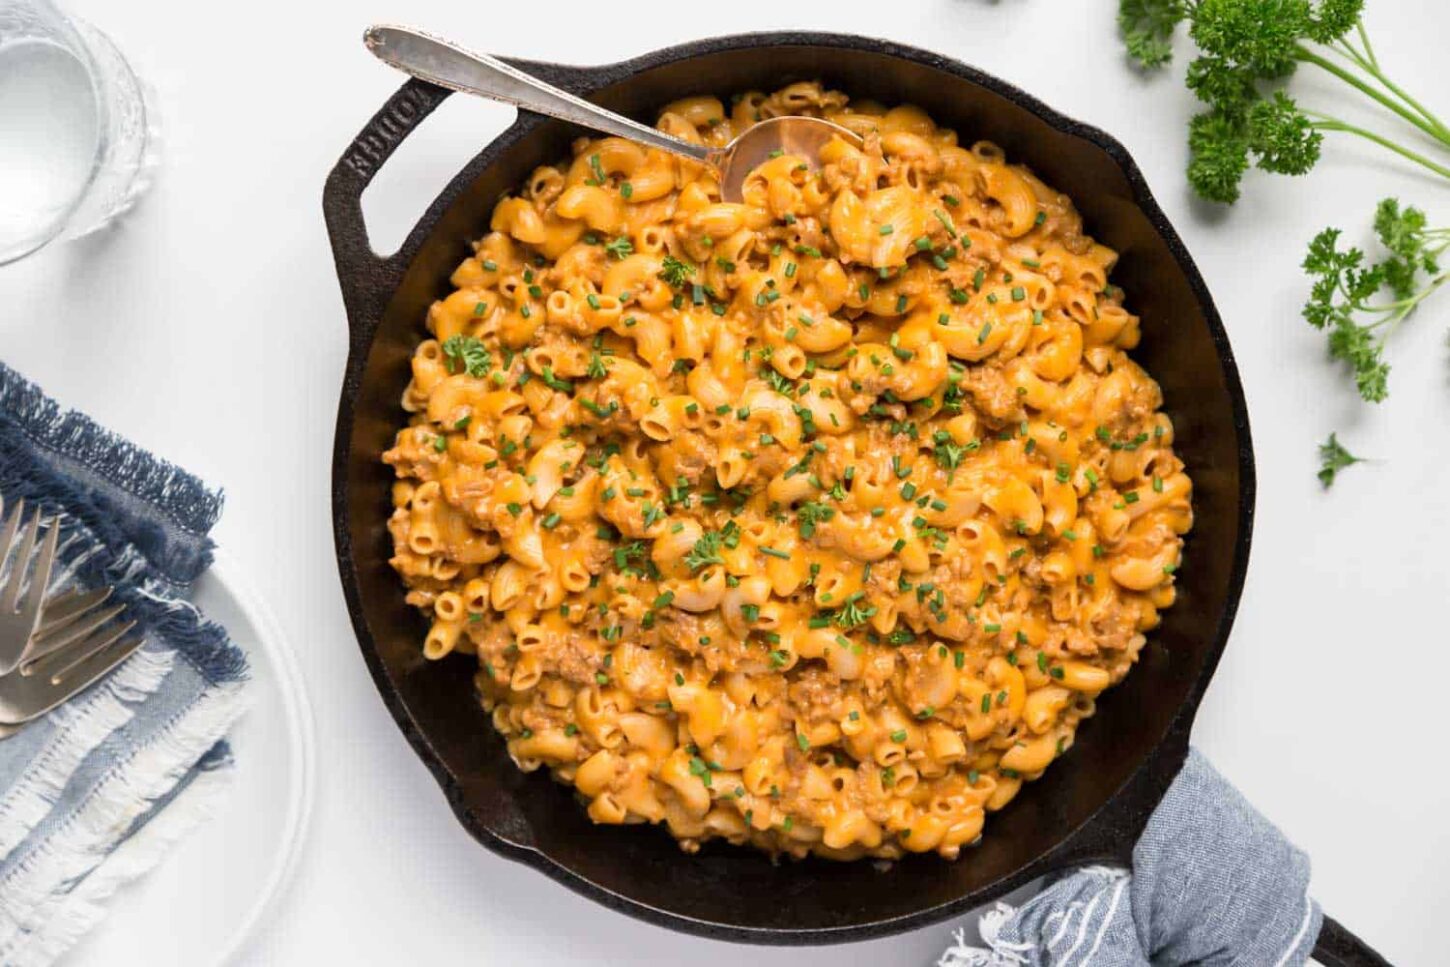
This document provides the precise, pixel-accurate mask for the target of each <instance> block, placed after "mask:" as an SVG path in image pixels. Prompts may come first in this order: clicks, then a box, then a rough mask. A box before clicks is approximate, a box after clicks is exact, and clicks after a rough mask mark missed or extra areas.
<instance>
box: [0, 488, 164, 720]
mask: <svg viewBox="0 0 1450 967" xmlns="http://www.w3.org/2000/svg"><path fill="white" fill-rule="evenodd" d="M24 513H25V501H23V500H19V501H16V504H15V507H14V509H13V510H12V511H11V512H10V516H9V517H8V518H7V519H6V520H5V524H4V531H3V532H0V574H3V568H4V563H5V561H6V560H7V559H9V558H10V556H11V551H12V550H14V551H15V552H16V553H15V556H14V559H13V561H11V564H10V571H9V577H8V578H4V579H3V580H0V738H5V737H6V736H10V735H14V734H15V733H16V732H18V731H20V729H21V728H23V727H24V726H25V724H26V723H28V722H30V721H32V720H34V719H37V718H39V717H40V716H42V715H44V714H45V713H46V712H48V711H50V710H51V709H53V708H55V707H56V706H57V705H59V704H61V703H62V702H64V701H66V700H67V699H69V698H70V697H71V696H73V695H75V694H77V693H79V692H81V691H83V690H85V689H86V688H87V687H89V686H90V685H92V684H94V683H95V682H96V681H98V680H99V679H101V678H104V677H105V676H106V675H108V674H110V673H111V672H112V671H114V670H115V669H116V668H117V667H118V666H119V665H120V664H121V663H122V662H124V661H125V660H126V659H127V658H128V657H130V655H131V653H132V652H134V651H135V650H136V649H137V648H139V647H140V646H141V642H142V637H141V636H140V635H133V636H131V637H127V633H128V632H130V631H131V630H132V629H133V628H135V627H136V622H135V621H127V620H125V619H124V618H123V616H122V614H123V612H124V611H125V610H126V606H125V605H124V604H116V605H111V606H110V607H103V606H104V605H105V604H106V602H107V601H108V600H109V598H110V597H111V592H112V589H111V588H109V587H106V588H98V589H96V590H94V591H75V592H71V593H69V594H65V595H62V596H60V597H58V598H56V599H55V600H53V601H50V602H46V600H45V592H46V588H47V587H49V585H50V575H51V570H52V569H53V567H54V565H55V558H56V551H57V548H58V547H59V544H60V520H59V519H58V518H55V519H52V520H51V521H50V523H49V525H48V526H47V527H46V529H45V536H44V538H43V539H41V541H40V551H39V553H36V550H35V546H36V542H37V538H40V523H41V520H40V510H39V509H38V508H37V509H36V511H35V513H34V514H32V515H31V518H30V523H29V524H28V525H27V526H26V528H25V531H24V535H23V536H22V537H20V540H19V547H18V549H17V548H16V543H17V541H16V537H17V535H19V534H20V530H21V528H20V523H21V520H22V519H23V517H24ZM3 514H4V499H3V498H0V515H3ZM32 558H33V559H34V560H33V565H34V566H33V568H32ZM27 576H28V578H27ZM27 584H28V585H29V589H28V591H27V590H26V585H27Z"/></svg>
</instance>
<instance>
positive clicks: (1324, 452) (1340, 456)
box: [1318, 433, 1364, 490]
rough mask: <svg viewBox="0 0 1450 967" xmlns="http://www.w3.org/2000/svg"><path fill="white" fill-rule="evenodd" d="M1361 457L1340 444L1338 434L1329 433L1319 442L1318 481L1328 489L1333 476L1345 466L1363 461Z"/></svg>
mask: <svg viewBox="0 0 1450 967" xmlns="http://www.w3.org/2000/svg"><path fill="white" fill-rule="evenodd" d="M1363 462H1364V458H1363V457H1356V456H1355V455H1354V454H1352V453H1350V452H1349V451H1348V450H1346V449H1344V446H1343V445H1342V444H1340V442H1339V439H1338V436H1337V435H1336V434H1334V433H1331V434H1329V439H1328V440H1325V441H1324V442H1323V443H1321V444H1319V475H1318V476H1319V482H1320V483H1321V484H1323V485H1324V489H1325V490H1328V489H1329V488H1330V487H1332V486H1334V478H1335V477H1336V476H1337V475H1338V474H1339V471H1341V470H1343V469H1344V468H1345V467H1352V466H1354V465H1355V464H1356V463H1363Z"/></svg>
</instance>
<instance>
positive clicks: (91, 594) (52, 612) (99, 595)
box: [35, 586, 111, 638]
mask: <svg viewBox="0 0 1450 967" xmlns="http://www.w3.org/2000/svg"><path fill="white" fill-rule="evenodd" d="M110 596H111V588H110V587H109V586H107V587H103V588H96V589H95V590H94V591H72V592H70V593H69V594H64V595H61V596H60V597H58V598H56V599H55V600H53V601H50V602H48V603H47V604H46V606H45V610H44V611H42V612H41V614H40V626H39V627H38V628H37V629H36V630H35V637H36V638H43V637H45V636H46V635H49V634H51V633H53V632H56V631H59V630H60V629H61V628H64V627H65V626H66V625H68V624H70V623H71V622H72V621H75V620H76V619H77V618H79V617H81V616H82V615H85V614H86V613H88V612H90V611H92V610H94V609H95V608H97V607H100V606H101V605H102V604H105V602H106V599H107V598H109V597H110Z"/></svg>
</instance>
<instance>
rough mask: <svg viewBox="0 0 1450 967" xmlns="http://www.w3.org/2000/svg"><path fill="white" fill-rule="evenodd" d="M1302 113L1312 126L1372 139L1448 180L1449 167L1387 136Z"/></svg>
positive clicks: (1309, 112)
mask: <svg viewBox="0 0 1450 967" xmlns="http://www.w3.org/2000/svg"><path fill="white" fill-rule="evenodd" d="M1304 114H1305V115H1306V116H1307V117H1309V118H1311V119H1313V123H1314V127H1315V128H1316V129H1318V130H1320V131H1344V132H1346V133H1348V134H1357V135H1359V136H1360V137H1361V138H1365V139H1367V140H1370V141H1373V142H1374V143H1375V144H1377V145H1380V146H1381V147H1384V148H1389V149H1390V150H1391V151H1393V152H1394V153H1395V154H1398V155H1400V156H1401V157H1404V158H1408V159H1410V160H1411V161H1413V162H1415V163H1416V164H1418V165H1422V166H1424V167H1426V168H1428V169H1430V170H1431V171H1433V172H1435V174H1437V175H1439V176H1440V177H1441V178H1445V179H1447V180H1450V168H1446V167H1445V166H1444V165H1439V164H1436V163H1435V162H1433V161H1431V160H1430V159H1429V158H1427V157H1425V156H1424V155H1422V154H1420V153H1419V152H1416V151H1411V150H1410V149H1409V148H1406V147H1403V146H1401V145H1398V144H1396V143H1395V142H1393V141H1391V140H1390V139H1389V138H1385V137H1381V136H1380V135H1378V134H1375V133H1374V132H1373V131H1366V130H1365V129H1364V128H1361V127H1356V126H1355V125H1353V124H1346V123H1344V122H1343V121H1339V120H1336V119H1335V118H1331V117H1328V116H1326V115H1323V114H1319V113H1318V112H1315V111H1307V110H1306V111H1305V112H1304Z"/></svg>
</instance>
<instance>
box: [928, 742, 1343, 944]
mask: <svg viewBox="0 0 1450 967" xmlns="http://www.w3.org/2000/svg"><path fill="white" fill-rule="evenodd" d="M1308 889H1309V857H1308V856H1306V855H1305V854H1304V852H1303V851H1302V850H1299V849H1297V848H1296V847H1295V846H1294V845H1293V844H1291V843H1290V842H1289V841H1288V840H1287V839H1285V838H1284V835H1283V834H1282V833H1280V832H1279V830H1278V829H1276V828H1275V827H1274V825H1273V824H1272V823H1270V822H1269V821H1268V820H1267V819H1265V818H1264V817H1263V816H1261V815H1260V814H1259V813H1258V811H1256V810H1255V809H1254V807H1253V806H1250V805H1249V803H1248V801H1247V800H1246V799H1244V797H1243V796H1242V795H1240V794H1239V792H1238V790H1237V789H1235V788H1234V787H1233V786H1231V785H1229V784H1228V782H1227V781H1225V779H1224V778H1223V777H1222V776H1220V775H1219V774H1218V773H1217V772H1216V771H1214V768H1213V766H1211V765H1209V764H1208V760H1207V759H1205V758H1204V757H1203V756H1202V755H1200V754H1199V753H1198V751H1197V750H1193V751H1190V752H1189V755H1188V761H1187V762H1186V763H1185V764H1184V767H1183V771H1182V772H1180V773H1179V774H1178V777H1177V778H1176V779H1175V780H1174V781H1173V785H1172V786H1170V787H1169V789H1168V794H1167V795H1166V796H1164V798H1163V801H1162V802H1161V803H1159V805H1158V808H1157V809H1156V810H1155V811H1154V813H1153V815H1152V817H1151V818H1150V819H1149V820H1148V826H1147V828H1146V829H1145V830H1144V831H1143V836H1142V838H1141V839H1139V840H1138V844H1137V846H1135V847H1134V849H1133V869H1132V871H1131V872H1130V871H1128V870H1121V869H1112V868H1109V867H1101V866H1098V867H1088V868H1086V869H1081V870H1077V871H1076V872H1073V873H1070V874H1068V875H1067V876H1065V877H1063V878H1062V879H1059V880H1057V881H1056V882H1055V883H1053V884H1052V885H1051V886H1049V887H1047V889H1045V890H1043V891H1042V892H1041V893H1039V894H1038V895H1037V896H1035V897H1033V898H1032V899H1031V900H1029V901H1028V902H1026V903H1024V904H1022V906H1021V907H1019V908H1017V909H1013V908H1011V907H1009V906H1007V905H1006V904H1001V903H999V904H997V905H996V906H995V907H994V908H993V909H992V910H989V911H988V912H987V913H986V914H984V915H983V916H982V919H981V923H980V925H979V929H980V933H981V935H982V939H983V941H984V942H985V943H986V945H987V946H985V947H976V946H970V945H968V944H967V943H966V942H965V938H964V935H963V931H958V932H957V942H956V944H955V945H954V946H953V947H952V948H951V949H950V950H948V951H947V952H946V953H945V954H943V955H942V958H941V960H940V961H938V967H1008V965H1014V967H1015V965H1029V967H1047V965H1054V967H1068V965H1072V967H1077V965H1088V964H1091V965H1092V967H1139V965H1147V964H1154V965H1158V967H1168V965H1178V964H1202V965H1206V967H1227V965H1230V964H1232V965H1235V967H1292V965H1298V964H1302V963H1304V962H1305V961H1306V960H1307V959H1308V957H1309V954H1310V952H1311V951H1312V950H1313V948H1314V941H1315V939H1316V938H1317V937H1318V936H1319V927H1320V925H1321V923H1322V921H1323V914H1322V912H1321V911H1320V909H1319V904H1317V903H1315V902H1314V901H1313V900H1312V899H1310V897H1309V893H1308Z"/></svg>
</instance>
